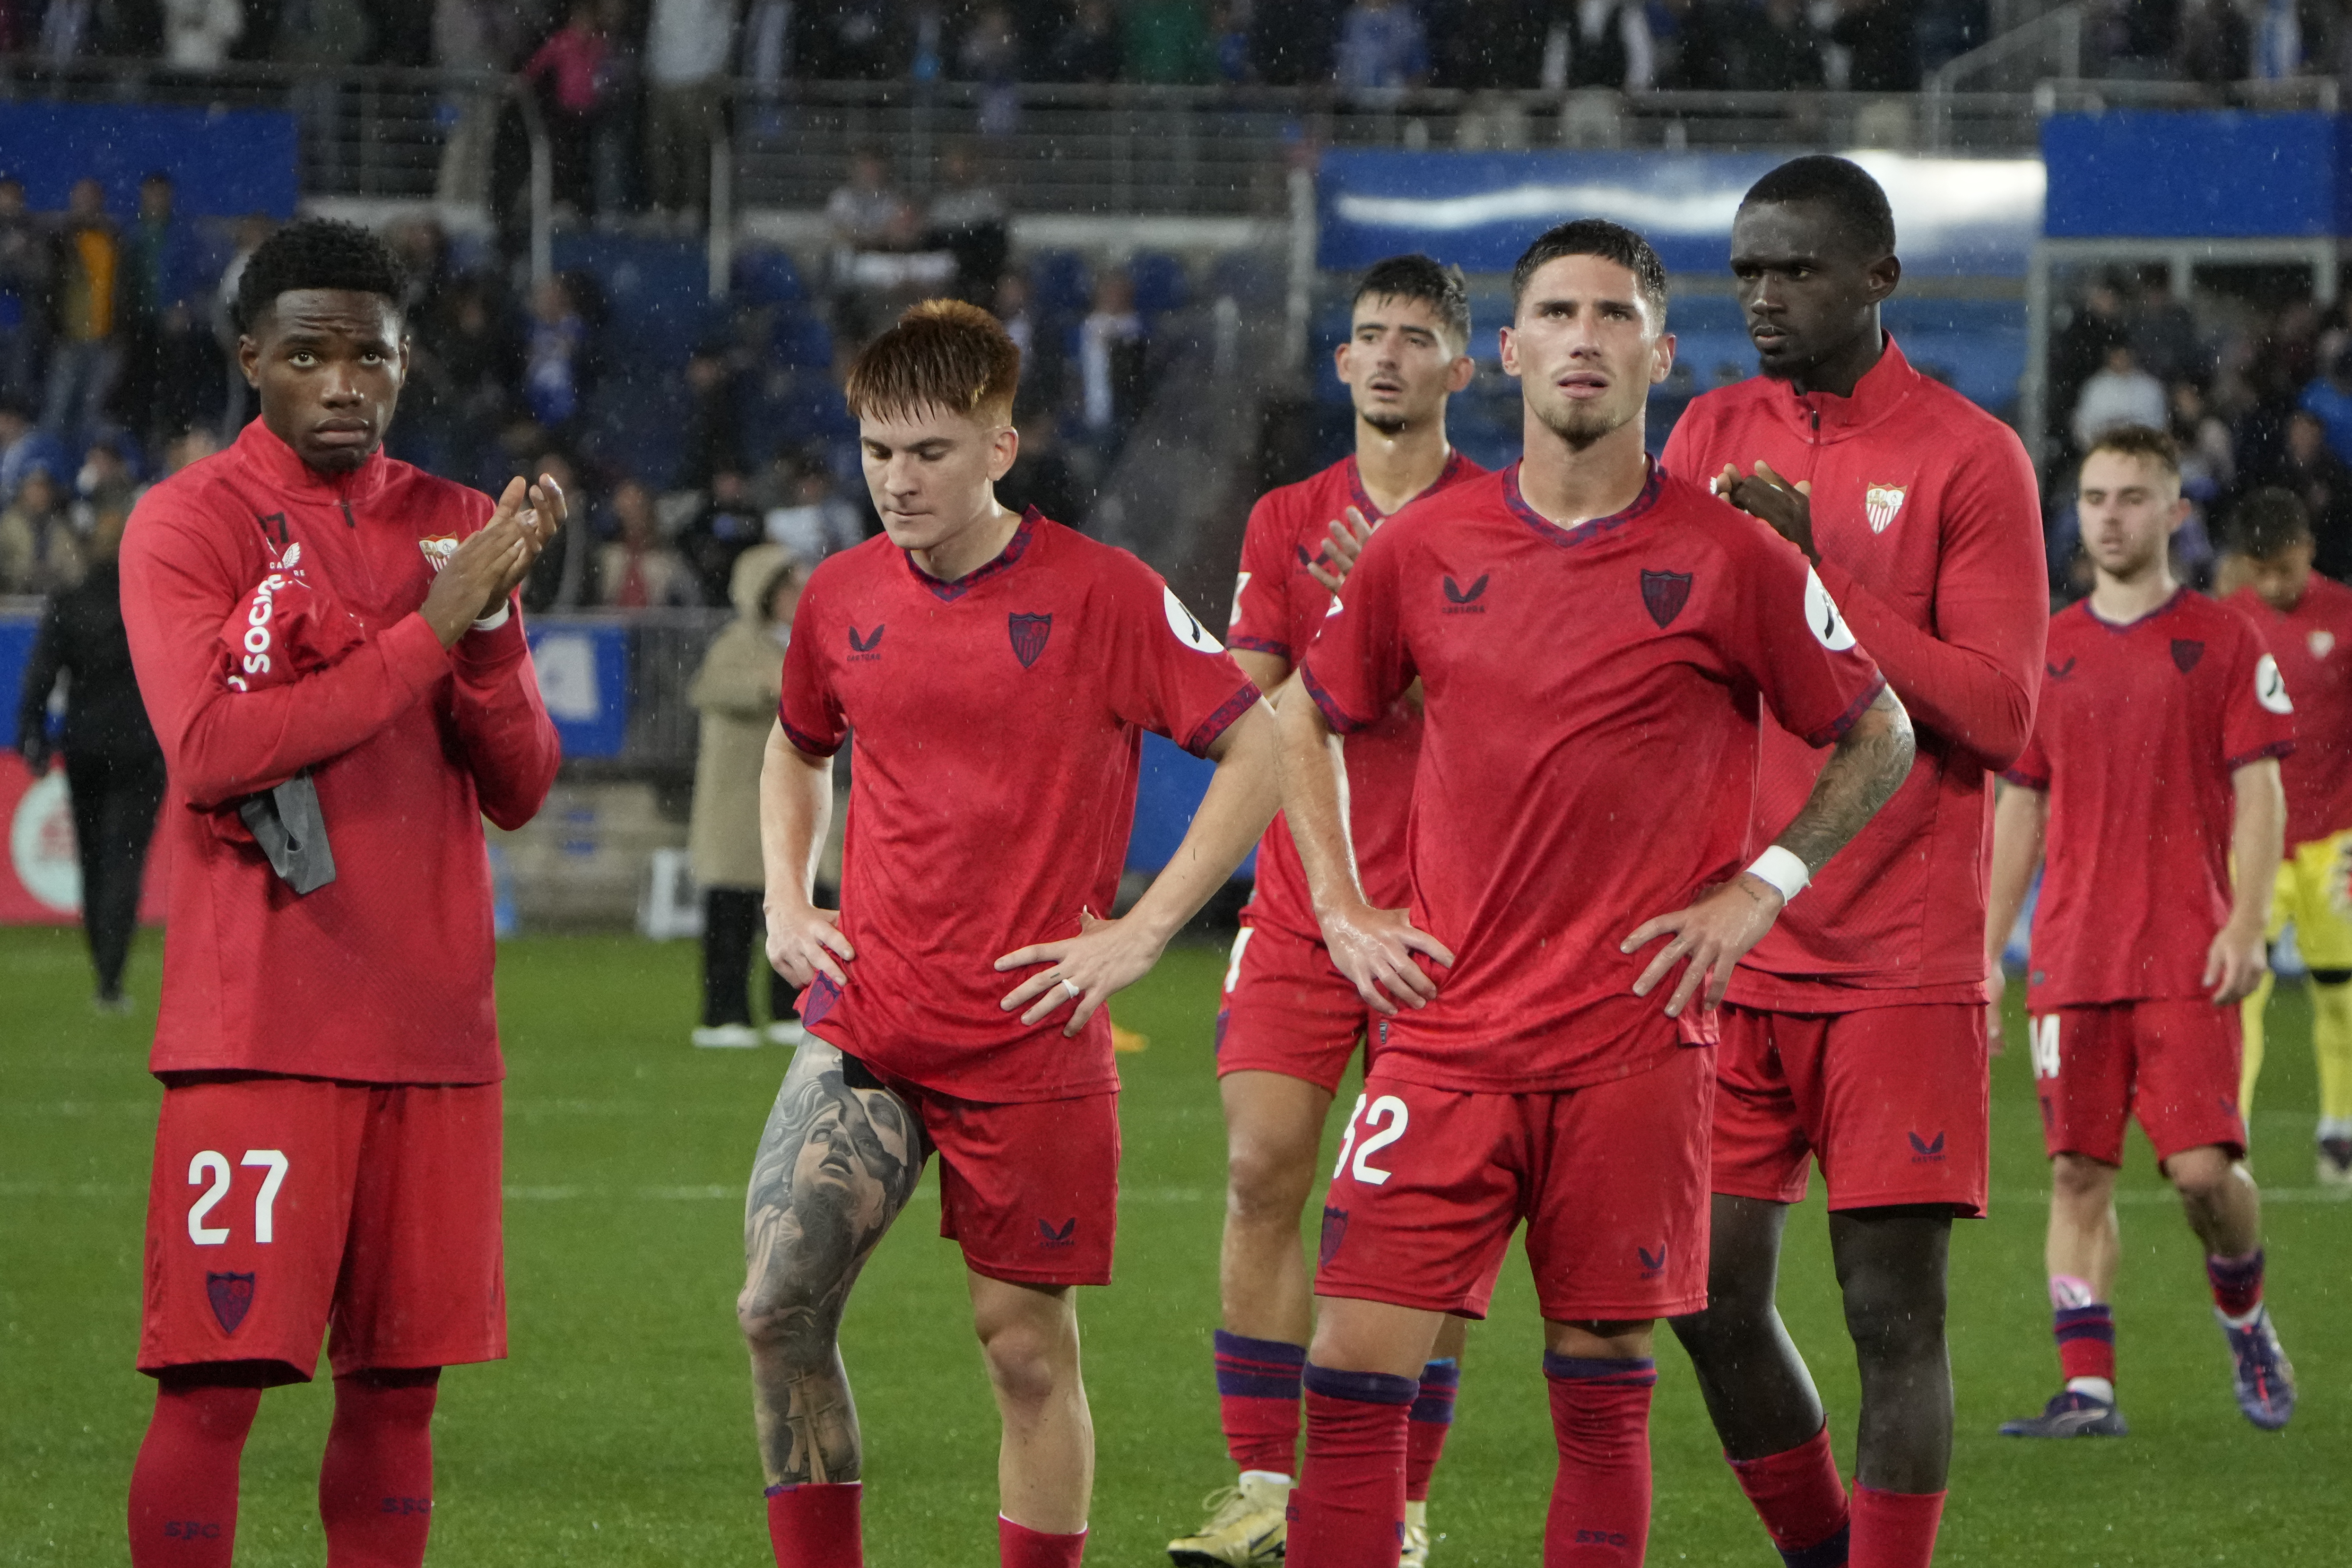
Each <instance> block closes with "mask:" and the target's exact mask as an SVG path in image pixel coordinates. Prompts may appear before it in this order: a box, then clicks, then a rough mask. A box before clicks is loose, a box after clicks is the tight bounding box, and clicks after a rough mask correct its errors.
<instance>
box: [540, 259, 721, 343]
mask: <svg viewBox="0 0 2352 1568" xmlns="http://www.w3.org/2000/svg"><path fill="white" fill-rule="evenodd" d="M554 259H555V267H556V270H557V271H558V272H571V271H583V272H586V273H589V274H590V275H592V276H593V277H595V279H596V280H597V282H598V284H599V285H601V286H602V287H603V288H604V300H605V305H606V308H607V309H608V310H609V312H610V316H609V319H608V320H607V322H606V335H605V336H606V343H607V345H608V347H609V348H610V349H611V350H612V351H613V352H614V354H616V355H621V354H625V355H628V356H632V357H643V358H645V359H647V360H649V361H652V362H655V363H658V364H662V365H674V364H683V363H685V361H686V356H687V353H688V350H690V349H691V348H692V347H693V345H694V343H695V341H696V340H697V338H698V336H699V335H700V333H701V332H702V330H703V329H705V327H706V326H707V325H708V320H707V317H708V314H709V305H710V287H709V285H710V270H709V256H707V254H706V253H705V252H704V250H703V247H702V246H701V245H700V244H698V243H697V242H696V241H693V240H684V239H664V238H654V237H647V236H643V235H607V234H596V233H593V232H584V233H571V234H559V235H556V236H555V257H554Z"/></svg>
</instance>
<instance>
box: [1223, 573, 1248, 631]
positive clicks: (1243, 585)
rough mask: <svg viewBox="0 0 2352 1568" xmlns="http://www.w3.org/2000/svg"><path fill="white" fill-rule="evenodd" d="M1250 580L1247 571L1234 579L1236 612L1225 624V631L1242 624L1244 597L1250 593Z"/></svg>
mask: <svg viewBox="0 0 2352 1568" xmlns="http://www.w3.org/2000/svg"><path fill="white" fill-rule="evenodd" d="M1249 580H1250V574H1249V573H1248V572H1245V571H1244V572H1240V573H1238V574H1236V575H1235V576H1234V612H1233V615H1232V617H1231V618H1230V619H1228V620H1227V621H1226V622H1225V630H1227V631H1228V632H1230V631H1232V630H1233V629H1234V627H1236V626H1238V625H1240V624H1241V623H1242V595H1243V594H1244V593H1246V592H1248V591H1249Z"/></svg>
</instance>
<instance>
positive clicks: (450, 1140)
mask: <svg viewBox="0 0 2352 1568" xmlns="http://www.w3.org/2000/svg"><path fill="white" fill-rule="evenodd" d="M499 1136H500V1127H499V1085H497V1084H495V1083H471V1084H458V1085H448V1084H366V1083H335V1082H327V1081H325V1080H323V1079H317V1078H277V1077H264V1076H247V1075H238V1076H235V1077H206V1078H198V1079H194V1080H183V1081H180V1082H173V1083H171V1084H169V1085H168V1086H167V1087H166V1088H165V1089H164V1091H163V1113H162V1115H161V1117H160V1118H159V1119H158V1121H157V1124H156V1127H155V1169H154V1175H153V1176H152V1180H151V1181H150V1183H149V1186H148V1191H147V1307H146V1314H145V1319H144V1322H142V1326H141V1330H140V1335H139V1369H140V1370H141V1371H142V1372H149V1373H152V1372H158V1371H161V1370H162V1369H163V1368H164V1367H167V1366H182V1365H186V1364H191V1363H196V1362H213V1361H274V1362H281V1363H283V1364H285V1367H286V1369H287V1370H286V1374H285V1375H286V1377H287V1378H288V1379H289V1380H299V1381H307V1380H308V1379H309V1378H310V1376H311V1375H313V1374H314V1373H315V1372H316V1371H317V1369H318V1364H319V1342H320V1339H321V1338H322V1337H324V1338H326V1339H327V1358H328V1361H329V1362H330V1364H331V1365H332V1366H333V1367H334V1370H335V1374H336V1375H337V1376H341V1375H344V1374H345V1373H351V1372H360V1371H365V1370H367V1369H369V1368H372V1367H414V1366H448V1365H453V1364H459V1363H463V1362H470V1361H496V1360H499V1358H500V1357H502V1356H504V1355H505V1354H506V1353H507V1309H506V1277H505V1271H504V1268H503V1263H502V1259H501V1251H500V1243H499Z"/></svg>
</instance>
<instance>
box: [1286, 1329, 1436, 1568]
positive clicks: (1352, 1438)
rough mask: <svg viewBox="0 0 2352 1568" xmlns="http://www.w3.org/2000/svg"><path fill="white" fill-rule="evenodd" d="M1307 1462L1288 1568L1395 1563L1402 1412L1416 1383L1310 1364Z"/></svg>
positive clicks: (1391, 1566) (1400, 1539) (1294, 1500)
mask: <svg viewBox="0 0 2352 1568" xmlns="http://www.w3.org/2000/svg"><path fill="white" fill-rule="evenodd" d="M1304 1381H1305V1384H1306V1388H1307V1466H1306V1469H1304V1470H1302V1471H1301V1472H1300V1473H1299V1477H1298V1486H1297V1490H1293V1491H1292V1492H1291V1494H1290V1534H1289V1541H1288V1544H1287V1547H1286V1562H1287V1563H1288V1564H1289V1568H1396V1561H1397V1557H1398V1554H1399V1553H1400V1552H1402V1551H1403V1549H1404V1451H1405V1427H1407V1426H1408V1425H1410V1423H1409V1422H1408V1421H1407V1419H1406V1413H1407V1411H1408V1410H1409V1409H1410V1408H1411V1407H1412V1401H1413V1397H1414V1396H1415V1394H1416V1393H1417V1392H1418V1391H1419V1385H1417V1384H1416V1383H1415V1382H1414V1380H1413V1379H1412V1378H1410V1377H1393V1376H1391V1375H1388V1374H1387V1373H1382V1372H1334V1371H1332V1370H1330V1369H1329V1368H1328V1367H1321V1366H1316V1365H1313V1364H1309V1365H1308V1366H1307V1373H1306V1377H1305V1380H1304Z"/></svg>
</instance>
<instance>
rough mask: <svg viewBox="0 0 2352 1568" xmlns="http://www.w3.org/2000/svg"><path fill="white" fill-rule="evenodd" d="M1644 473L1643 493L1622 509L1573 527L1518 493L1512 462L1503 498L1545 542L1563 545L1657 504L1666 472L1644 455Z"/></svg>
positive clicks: (1578, 541) (1595, 535)
mask: <svg viewBox="0 0 2352 1568" xmlns="http://www.w3.org/2000/svg"><path fill="white" fill-rule="evenodd" d="M1642 461H1643V463H1644V464H1645V465H1647V476H1646V477H1645V478H1644V479H1643V481H1642V493H1641V494H1640V495H1638V496H1636V497H1633V504H1632V505H1630V506H1628V507H1625V508H1624V509H1623V510H1622V511H1617V512H1612V513H1610V514H1609V515H1608V516H1607V517H1588V518H1586V519H1585V520H1584V521H1583V522H1580V523H1579V524H1577V525H1576V527H1574V528H1561V527H1560V526H1559V524H1558V523H1555V522H1553V521H1552V520H1551V519H1550V518H1549V517H1545V516H1544V515H1543V514H1542V513H1541V512H1538V511H1537V510H1536V509H1535V508H1534V507H1531V506H1529V505H1528V498H1527V497H1525V496H1523V495H1521V494H1520V493H1519V465H1518V464H1517V463H1514V464H1512V465H1510V466H1509V467H1508V468H1506V469H1504V470H1503V500H1504V503H1505V504H1506V505H1507V506H1508V507H1510V508H1511V511H1512V514H1513V515H1514V516H1516V517H1517V518H1518V519H1519V521H1521V522H1523V523H1525V524H1527V525H1528V527H1529V528H1533V529H1534V530H1535V531H1536V532H1537V533H1538V535H1540V536H1541V537H1542V538H1544V539H1545V540H1546V541H1547V542H1549V543H1551V544H1556V545H1558V546H1559V547H1560V548H1561V549H1569V548H1570V547H1572V546H1575V545H1580V544H1583V543H1586V542H1587V541H1588V540H1591V539H1594V538H1599V537H1600V536H1601V535H1602V534H1604V533H1608V532H1610V531H1611V530H1612V529H1615V528H1622V527H1623V526H1624V525H1625V524H1627V523H1630V522H1632V521H1633V519H1634V518H1635V517H1640V516H1641V515H1642V514H1643V513H1644V512H1646V511H1648V510H1649V509H1650V508H1651V507H1654V506H1656V505H1657V504H1658V493H1659V491H1660V490H1662V489H1664V487H1665V477H1666V476H1665V473H1664V470H1662V469H1661V468H1659V466H1658V465H1657V461H1656V460H1655V459H1654V458H1651V457H1646V456H1645V457H1643V460H1642Z"/></svg>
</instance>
